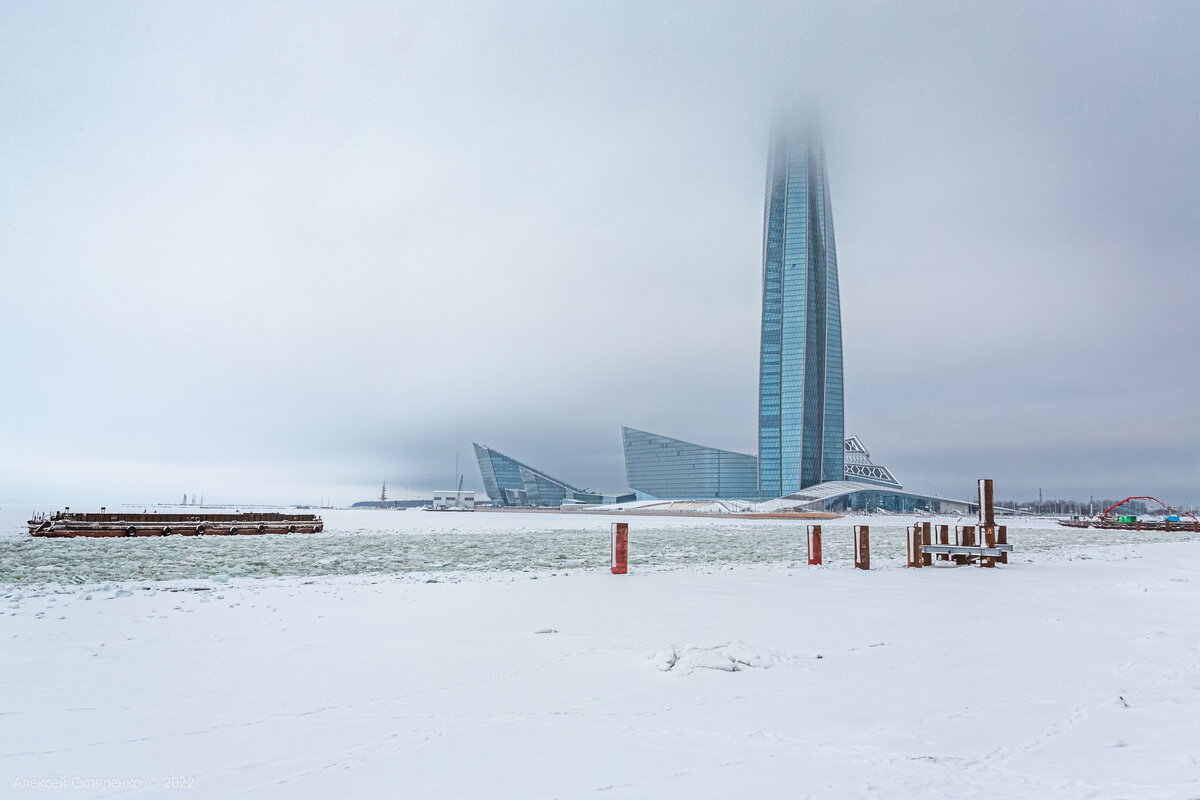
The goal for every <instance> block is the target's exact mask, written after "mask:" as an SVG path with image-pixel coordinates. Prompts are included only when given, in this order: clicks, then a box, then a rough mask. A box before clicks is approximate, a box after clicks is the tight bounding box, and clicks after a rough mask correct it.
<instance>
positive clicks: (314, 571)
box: [0, 511, 1200, 800]
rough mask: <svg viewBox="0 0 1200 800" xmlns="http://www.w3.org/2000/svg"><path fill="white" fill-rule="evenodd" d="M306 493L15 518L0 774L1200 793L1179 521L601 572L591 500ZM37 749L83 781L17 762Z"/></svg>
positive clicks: (125, 790)
mask: <svg viewBox="0 0 1200 800" xmlns="http://www.w3.org/2000/svg"><path fill="white" fill-rule="evenodd" d="M355 515H363V516H355ZM447 516H452V517H454V519H453V520H445V519H444V518H445V517H447ZM326 518H327V521H328V522H329V523H330V527H331V530H330V531H329V532H327V533H325V534H320V535H318V536H305V537H280V538H272V537H247V538H246V539H237V540H231V539H215V538H214V539H211V540H201V539H180V540H161V539H156V540H134V541H124V540H112V541H106V542H97V541H93V542H87V543H86V546H83V547H72V546H71V545H74V544H77V543H78V540H76V541H62V542H52V543H53V544H57V545H66V546H64V547H58V548H46V549H43V548H41V547H40V546H33V547H30V546H28V544H29V543H28V539H27V537H22V536H21V535H18V534H19V531H15V532H14V529H13V528H12V525H11V523H10V524H9V529H8V530H5V531H4V533H3V534H2V535H0V553H3V555H2V556H0V558H2V559H3V560H2V561H0V576H2V578H0V580H3V583H0V641H2V642H3V643H4V647H3V648H0V686H3V695H2V697H0V786H2V787H3V790H2V791H3V793H4V795H5V796H14V797H21V796H30V797H37V796H60V795H61V796H69V797H139V796H154V795H161V794H163V793H166V794H168V796H169V795H170V794H171V791H174V790H169V789H168V787H169V786H172V785H179V786H187V787H191V788H189V789H187V791H186V795H187V796H190V797H205V798H208V797H213V798H227V797H256V798H257V797H265V798H289V799H291V798H326V797H330V796H337V797H346V798H352V797H489V798H490V797H522V798H525V797H530V798H537V797H545V798H551V797H563V798H570V797H585V796H592V795H594V794H596V793H597V792H600V793H601V794H600V796H603V797H629V798H632V797H652V798H674V797H680V798H683V797H686V798H695V797H729V796H762V797H814V798H926V797H933V798H937V797H942V798H1014V797H1021V798H1056V799H1057V798H1063V799H1064V800H1071V799H1072V798H1114V799H1115V798H1139V800H1140V799H1142V798H1146V799H1149V800H1153V799H1154V798H1164V799H1165V798H1193V797H1200V736H1197V735H1196V734H1195V730H1196V720H1197V719H1200V613H1197V612H1200V542H1196V541H1184V542H1179V541H1177V542H1159V543H1155V542H1152V541H1135V540H1134V537H1131V536H1128V535H1124V534H1123V535H1120V536H1111V535H1109V534H1108V533H1104V534H1099V535H1098V534H1095V533H1091V534H1088V535H1081V533H1080V532H1078V531H1068V530H1065V529H1053V528H1048V527H1043V528H1040V529H1038V528H1033V527H1029V528H1022V529H1021V531H1020V532H1018V533H1017V536H1018V537H1019V538H1017V537H1014V539H1015V541H1016V545H1017V547H1018V555H1019V557H1018V558H1015V559H1014V563H1012V564H1011V565H1009V566H1008V567H1007V568H999V569H995V570H983V569H976V568H958V569H922V570H906V569H903V568H902V567H901V566H899V565H900V564H901V555H900V553H901V550H900V547H901V546H902V538H903V537H902V530H903V529H902V525H903V522H904V521H903V520H888V521H886V522H885V521H884V520H880V519H874V520H870V524H871V525H872V531H873V533H875V536H874V537H873V542H872V545H873V550H874V552H873V560H874V562H875V563H876V564H878V565H879V566H881V567H882V568H881V569H877V570H872V571H871V572H861V571H856V570H853V569H851V568H850V567H849V566H848V560H849V554H848V553H849V536H848V531H847V530H845V529H844V528H841V527H838V526H837V525H833V526H831V527H827V535H826V549H827V550H828V549H829V548H830V547H831V546H833V547H834V549H835V552H834V556H835V557H834V559H833V561H832V563H831V565H829V566H826V567H820V568H811V567H807V566H803V565H802V559H803V536H802V535H800V536H797V535H796V527H795V526H785V525H779V524H778V523H772V522H764V523H745V522H731V521H726V520H707V519H701V520H691V519H681V520H675V519H667V520H661V519H658V518H654V519H644V520H643V519H631V520H630V522H631V523H632V525H633V531H634V534H635V535H634V536H631V540H633V542H634V543H635V544H637V543H640V546H641V556H642V558H643V559H644V560H643V561H642V562H640V566H639V562H637V561H635V562H634V567H633V570H632V572H631V574H629V575H625V576H614V575H610V574H608V572H607V563H606V561H607V555H608V547H607V537H606V532H607V529H608V523H609V522H610V521H611V520H610V519H603V518H602V519H599V520H594V519H592V518H579V519H576V518H574V517H573V516H572V517H570V518H564V517H563V516H559V515H532V514H531V515H508V514H476V515H435V514H423V513H420V512H415V511H413V512H400V513H395V512H338V513H327V517H326ZM401 518H402V519H403V522H401V521H400V520H401ZM430 518H432V519H430ZM358 520H362V522H359V521H358ZM389 526H391V527H389ZM397 526H399V527H397ZM404 526H408V527H404ZM437 526H445V527H446V528H448V529H445V530H438V529H437ZM489 526H490V527H489ZM876 526H878V529H877V528H876ZM450 529H452V530H450ZM639 529H640V533H639ZM799 530H800V531H802V530H803V527H802V526H801V527H800V528H799ZM843 534H845V536H844V537H843ZM639 536H640V539H639V538H638V537H639ZM840 538H845V539H846V542H845V545H844V548H845V552H842V551H841V550H838V549H837V548H839V547H842V545H840V544H837V541H838V540H839V539H840ZM1142 538H1145V539H1150V538H1153V537H1146V536H1144V535H1143V537H1142ZM1101 542H1103V543H1104V544H1103V545H1102V546H1100V545H1099V543H1101ZM40 544H41V543H39V545H40ZM222 545H232V546H233V550H231V551H230V553H232V554H225V555H222V553H221V551H220V550H219V548H220V546H222ZM105 546H107V549H106V547H105ZM472 546H473V547H472ZM292 548H295V549H292ZM360 548H361V549H362V550H363V551H365V553H364V552H359V549H360ZM634 551H635V552H637V550H636V547H635V548H634ZM305 553H307V554H308V558H307V561H306V559H305V557H304V556H305ZM564 553H566V554H567V555H568V557H567V558H565V559H558V558H556V556H558V555H561V554H564ZM181 564H182V565H183V566H180V565H181ZM560 565H561V566H560ZM44 566H51V567H56V569H55V570H49V571H46V570H39V569H37V568H38V567H44ZM76 575H78V576H81V577H82V578H83V579H84V583H82V584H78V583H75V582H73V581H72V576H76ZM59 778H61V779H64V780H65V781H66V782H67V785H68V786H69V785H70V784H71V781H72V780H74V779H76V778H77V779H79V782H80V783H81V784H82V783H83V782H84V781H92V783H91V784H88V786H89V787H90V788H76V789H70V788H68V789H63V790H50V789H42V790H37V789H34V788H22V787H32V786H37V785H41V786H46V785H49V784H48V783H45V781H50V780H54V779H59ZM107 779H111V780H113V781H117V783H110V784H108V787H107V788H105V787H104V786H102V785H101V784H100V783H99V781H101V780H107ZM22 781H24V783H22ZM38 781H43V783H41V784H38V783H37V782H38ZM152 781H153V782H154V784H156V786H157V788H150V787H151V785H152V783H151V782H152ZM171 781H175V783H170V782H171Z"/></svg>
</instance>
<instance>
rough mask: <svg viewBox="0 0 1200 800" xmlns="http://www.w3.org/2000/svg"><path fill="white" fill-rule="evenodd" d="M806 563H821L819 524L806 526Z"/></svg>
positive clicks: (817, 564)
mask: <svg viewBox="0 0 1200 800" xmlns="http://www.w3.org/2000/svg"><path fill="white" fill-rule="evenodd" d="M808 563H809V564H810V565H816V566H819V565H820V564H821V526H820V525H809V526H808Z"/></svg>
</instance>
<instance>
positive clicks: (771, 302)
mask: <svg viewBox="0 0 1200 800" xmlns="http://www.w3.org/2000/svg"><path fill="white" fill-rule="evenodd" d="M762 295H763V296H762V332H761V339H760V351H759V383H758V491H759V496H760V497H781V496H783V495H786V494H789V493H791V492H796V491H798V490H800V489H804V488H807V487H809V486H813V485H815V484H818V483H822V482H825V481H840V480H842V479H843V477H844V475H845V445H844V442H845V422H844V413H843V400H842V314H841V305H840V302H839V299H838V274H837V253H836V249H835V247H834V239H833V212H832V209H831V207H830V202H829V186H828V183H827V181H826V179H825V155H824V153H823V151H822V148H821V142H820V134H819V132H818V128H817V124H816V121H815V120H813V119H811V118H799V119H789V120H787V121H786V122H784V123H783V124H781V125H779V126H778V127H777V129H776V132H775V135H774V137H773V141H772V143H771V149H770V156H769V162H768V166H767V191H766V204H765V208H764V212H763V265H762Z"/></svg>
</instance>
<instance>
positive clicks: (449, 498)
mask: <svg viewBox="0 0 1200 800" xmlns="http://www.w3.org/2000/svg"><path fill="white" fill-rule="evenodd" d="M431 506H432V508H433V510H434V511H474V510H475V492H474V491H473V490H472V491H467V490H463V491H455V490H454V489H450V490H447V491H444V492H434V493H433V503H432V504H431Z"/></svg>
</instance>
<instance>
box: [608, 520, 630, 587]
mask: <svg viewBox="0 0 1200 800" xmlns="http://www.w3.org/2000/svg"><path fill="white" fill-rule="evenodd" d="M611 560H612V574H613V575H624V574H625V573H627V572H629V523H628V522H614V523H613V524H612V559H611Z"/></svg>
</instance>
